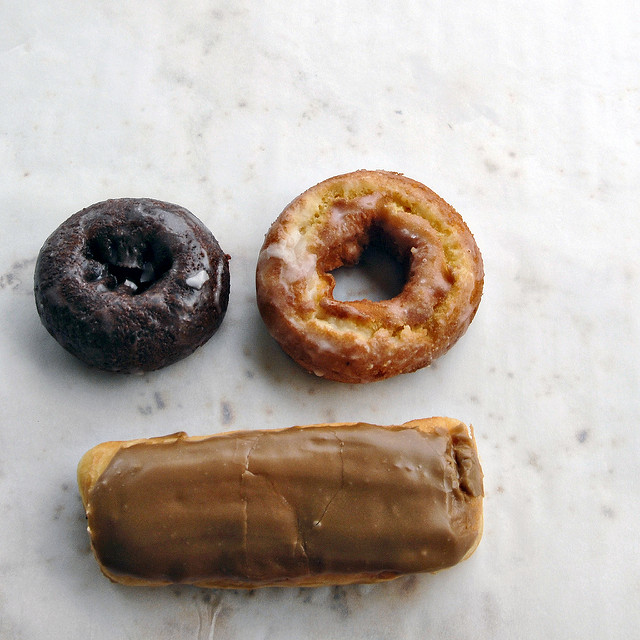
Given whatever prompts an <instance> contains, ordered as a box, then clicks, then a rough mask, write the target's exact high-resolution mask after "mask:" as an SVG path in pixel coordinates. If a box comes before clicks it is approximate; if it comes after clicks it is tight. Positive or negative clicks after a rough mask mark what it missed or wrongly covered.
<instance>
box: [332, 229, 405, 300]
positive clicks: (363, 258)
mask: <svg viewBox="0 0 640 640" xmlns="http://www.w3.org/2000/svg"><path fill="white" fill-rule="evenodd" d="M330 273H331V275H332V276H333V278H334V280H335V282H336V284H335V288H334V290H333V297H334V299H335V300H340V301H342V302H353V301H355V300H364V299H366V300H371V302H380V301H382V300H391V299H392V298H395V297H396V296H397V295H399V294H400V293H401V292H402V290H403V289H404V287H405V285H406V283H407V276H408V260H406V259H405V258H404V257H401V256H398V255H396V254H395V253H393V252H392V251H390V250H389V249H388V248H387V247H386V246H385V243H384V242H382V241H380V240H374V241H373V242H371V243H370V244H368V245H367V246H366V247H364V249H363V250H362V252H361V254H360V257H359V259H358V261H357V262H356V263H355V264H353V265H344V266H342V267H339V268H337V269H334V270H333V271H331V272H330Z"/></svg>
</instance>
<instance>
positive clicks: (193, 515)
mask: <svg viewBox="0 0 640 640" xmlns="http://www.w3.org/2000/svg"><path fill="white" fill-rule="evenodd" d="M481 495H482V471H481V469H480V465H479V462H478V459H477V455H476V450H475V446H474V443H473V441H472V440H471V438H470V437H469V435H468V434H467V431H466V427H464V425H460V426H459V427H458V428H454V429H453V430H448V429H446V428H437V429H435V430H433V431H430V432H423V431H421V430H419V429H417V428H415V427H405V426H401V427H378V426H374V425H366V424H357V425H346V426H337V425H326V426H319V427H305V428H299V427H293V428H291V429H286V430H282V431H276V432H273V431H253V432H235V433H230V434H221V435H218V436H213V437H210V438H207V439H202V440H187V439H185V438H184V437H182V435H181V436H179V437H178V438H177V439H176V440H175V441H173V442H161V443H158V442H156V443H153V442H143V443H139V444H134V445H132V446H128V447H123V448H121V449H120V450H119V451H118V452H117V453H116V455H115V456H114V458H113V459H112V460H111V462H110V463H109V465H108V467H107V468H106V470H105V471H104V472H103V474H102V475H101V476H100V477H99V479H98V481H97V482H96V484H95V485H94V486H93V488H92V489H91V491H90V492H89V496H88V501H87V516H88V519H89V531H90V533H91V539H92V545H93V549H94V552H95V554H96V557H97V559H98V560H99V562H100V563H101V565H102V566H103V567H104V568H105V569H106V570H107V572H108V573H111V574H112V575H113V576H133V577H136V578H141V579H144V580H147V581H149V583H158V584H161V583H166V582H179V583H180V582H184V583H198V582H199V583H203V582H217V583H224V582H225V581H228V582H229V583H231V584H233V585H234V586H243V585H246V586H260V585H265V584H278V583H287V582H295V581H298V582H300V581H302V582H304V581H305V578H308V577H313V576H317V577H318V578H319V580H320V581H321V579H322V576H323V575H325V576H333V577H335V576H342V575H353V574H362V577H363V578H365V577H367V576H369V577H376V576H380V577H383V576H387V577H389V576H392V575H395V574H402V573H410V572H419V571H436V570H439V569H443V568H445V567H448V566H451V565H453V564H455V563H456V562H458V561H459V560H461V559H462V558H463V557H464V556H465V554H466V553H467V552H468V551H469V550H470V548H472V546H473V545H474V544H475V542H476V541H477V537H478V534H479V530H478V529H479V527H480V523H481V518H480V517H479V515H478V511H477V502H478V501H477V500H475V498H478V497H479V496H481ZM471 503H476V507H475V508H472V507H470V504H471ZM307 582H309V581H308V580H307Z"/></svg>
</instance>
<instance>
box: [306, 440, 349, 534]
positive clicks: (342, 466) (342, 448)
mask: <svg viewBox="0 0 640 640" xmlns="http://www.w3.org/2000/svg"><path fill="white" fill-rule="evenodd" d="M331 433H332V434H333V436H334V437H335V438H336V440H337V441H338V443H339V445H340V465H341V467H340V486H339V487H338V489H337V490H336V491H335V493H334V494H333V495H332V496H331V498H329V502H327V504H326V505H325V508H324V510H323V511H322V514H321V515H320V517H319V518H318V519H317V520H315V521H314V522H313V526H314V527H319V526H320V525H321V524H322V519H323V518H324V517H325V515H326V513H327V511H328V510H329V506H330V505H331V503H332V502H333V501H334V500H335V499H336V497H337V496H338V494H339V493H340V492H341V491H343V490H344V441H343V440H342V439H341V438H339V437H338V434H337V433H336V432H335V431H334V430H331Z"/></svg>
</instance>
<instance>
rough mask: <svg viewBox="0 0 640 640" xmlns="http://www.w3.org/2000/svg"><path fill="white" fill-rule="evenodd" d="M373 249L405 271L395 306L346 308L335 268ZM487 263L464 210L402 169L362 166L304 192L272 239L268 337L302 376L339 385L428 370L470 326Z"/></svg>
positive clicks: (267, 263) (266, 259)
mask: <svg viewBox="0 0 640 640" xmlns="http://www.w3.org/2000/svg"><path fill="white" fill-rule="evenodd" d="M369 243H376V244H378V245H379V246H381V247H382V248H383V249H384V250H386V251H387V252H389V253H390V254H391V255H393V256H394V257H395V258H396V259H397V260H398V261H399V263H400V264H401V265H402V266H403V267H404V269H405V273H406V283H405V285H404V288H403V289H402V291H401V292H400V293H399V294H398V295H397V296H395V297H393V298H391V299H390V300H383V301H380V302H372V301H370V300H366V299H364V300H355V301H341V300H336V299H334V297H333V291H334V287H335V279H334V277H333V276H332V275H331V273H330V272H331V271H333V270H334V269H337V268H339V267H341V266H343V265H347V266H349V265H354V264H356V263H357V262H358V260H359V258H360V256H361V254H362V252H363V250H364V248H365V247H366V246H367V245H368V244H369ZM483 280H484V271H483V264H482V257H481V255H480V251H479V250H478V247H477V246H476V243H475V240H474V238H473V236H472V235H471V233H470V231H469V229H468V228H467V226H466V224H465V223H464V221H463V220H462V218H461V217H460V215H459V214H458V213H457V212H456V211H455V210H454V209H453V208H452V207H451V206H450V205H448V204H447V203H446V202H445V201H444V200H442V198H440V197H439V196H437V195H436V194H435V193H433V191H431V190H430V189H428V188H427V187H425V186H424V185H423V184H420V183H419V182H416V181H415V180H411V179H409V178H406V177H404V176H402V175H400V174H398V173H390V172H387V171H356V172H354V173H349V174H346V175H341V176H336V177H334V178H330V179H329V180H326V181H324V182H321V183H320V184H318V185H316V186H315V187H312V188H311V189H309V190H308V191H306V192H305V193H303V194H302V195H300V196H298V197H297V198H296V199H295V200H294V201H293V202H292V203H291V204H290V205H288V206H287V207H286V209H285V210H284V211H283V212H282V213H281V214H280V216H279V217H278V219H277V220H276V221H275V222H274V223H273V225H272V226H271V228H270V229H269V232H268V233H267V235H266V238H265V241H264V244H263V245H262V249H261V251H260V255H259V258H258V265H257V270H256V292H257V303H258V308H259V310H260V314H261V315H262V318H263V320H264V322H265V324H266V326H267V329H268V330H269V332H270V333H271V335H272V336H273V337H274V338H275V339H276V340H277V341H278V342H279V343H280V345H281V347H282V348H283V350H284V351H285V352H286V353H287V354H288V355H289V356H290V357H291V358H293V360H295V361H296V362H297V363H299V364H300V365H302V366H303V367H304V368H305V369H307V370H308V371H310V372H313V373H315V374H316V375H318V376H322V377H325V378H328V379H331V380H338V381H340V382H352V383H357V382H372V381H376V380H382V379H384V378H389V377H391V376H394V375H397V374H400V373H409V372H412V371H415V370H417V369H420V368H421V367H425V366H427V365H428V364H430V363H431V362H432V361H433V360H434V359H435V358H437V357H438V356H440V355H442V354H443V353H445V352H446V351H447V350H448V349H449V348H450V347H451V346H452V345H453V344H454V343H455V342H456V341H457V340H458V338H460V336H462V334H463V333H464V332H465V331H466V329H467V327H468V326H469V323H470V322H471V320H472V319H473V317H474V315H475V313H476V310H477V308H478V304H479V303H480V297H481V295H482V287H483Z"/></svg>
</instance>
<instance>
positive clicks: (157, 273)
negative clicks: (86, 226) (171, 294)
mask: <svg viewBox="0 0 640 640" xmlns="http://www.w3.org/2000/svg"><path fill="white" fill-rule="evenodd" d="M87 257H88V258H89V260H90V261H92V264H90V266H89V268H88V269H87V272H86V274H85V275H86V278H87V280H88V281H90V282H92V281H97V280H99V281H101V282H103V283H104V284H105V285H106V286H107V288H109V289H112V290H114V289H121V290H122V291H124V292H128V293H130V294H132V295H139V294H141V293H143V292H145V291H146V290H147V289H149V288H150V287H152V286H153V285H154V284H155V283H156V282H158V280H160V279H161V278H162V276H163V275H164V274H165V273H167V271H169V269H171V266H172V265H173V258H172V255H171V251H170V250H169V248H168V246H167V245H166V243H165V242H163V240H162V238H160V237H157V236H156V237H143V236H142V234H141V233H136V232H133V233H131V234H129V235H118V236H114V235H106V234H100V235H97V236H95V237H94V238H91V239H90V240H89V242H88V243H87Z"/></svg>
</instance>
